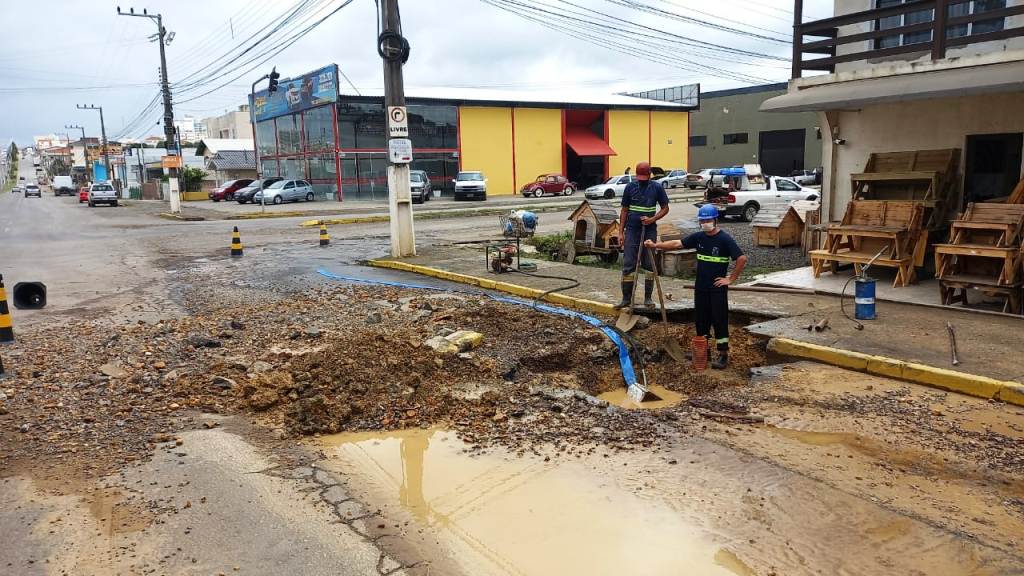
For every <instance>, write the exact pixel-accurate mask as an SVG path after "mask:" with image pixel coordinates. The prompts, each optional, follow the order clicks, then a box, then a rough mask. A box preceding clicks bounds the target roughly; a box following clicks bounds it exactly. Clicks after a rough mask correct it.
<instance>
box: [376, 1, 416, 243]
mask: <svg viewBox="0 0 1024 576" xmlns="http://www.w3.org/2000/svg"><path fill="white" fill-rule="evenodd" d="M381 13H382V22H381V29H382V30H383V32H382V34H381V38H378V40H377V41H378V43H382V44H383V46H380V48H381V52H382V53H383V56H384V106H385V110H387V109H388V107H391V106H405V82H404V80H403V78H402V64H403V62H402V61H403V60H404V59H405V58H406V57H407V54H406V53H405V51H404V47H403V46H404V45H405V42H404V39H403V38H402V36H401V34H402V19H401V16H400V14H399V10H398V0H381ZM387 116H388V126H389V130H388V131H389V134H390V125H391V122H392V119H391V115H390V114H388V115H387ZM389 139H390V135H389ZM389 163H390V165H389V166H388V191H389V194H388V208H389V212H390V215H391V255H392V256H395V257H404V256H415V255H416V235H415V231H414V229H413V220H412V194H411V192H410V190H409V165H408V164H395V163H391V162H390V159H389Z"/></svg>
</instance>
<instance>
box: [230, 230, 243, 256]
mask: <svg viewBox="0 0 1024 576" xmlns="http://www.w3.org/2000/svg"><path fill="white" fill-rule="evenodd" d="M231 255H232V256H241V255H242V236H241V235H240V234H239V233H238V226H235V229H234V230H233V231H232V232H231Z"/></svg>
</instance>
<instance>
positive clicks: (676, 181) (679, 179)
mask: <svg viewBox="0 0 1024 576" xmlns="http://www.w3.org/2000/svg"><path fill="white" fill-rule="evenodd" d="M655 180H657V181H658V182H661V185H662V186H663V187H664V188H665V189H666V190H667V189H669V188H676V187H678V186H685V185H686V170H683V169H682V168H678V169H673V170H669V171H668V172H667V173H666V174H665V175H664V176H662V177H661V178H655Z"/></svg>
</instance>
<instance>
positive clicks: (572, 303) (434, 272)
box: [369, 260, 618, 316]
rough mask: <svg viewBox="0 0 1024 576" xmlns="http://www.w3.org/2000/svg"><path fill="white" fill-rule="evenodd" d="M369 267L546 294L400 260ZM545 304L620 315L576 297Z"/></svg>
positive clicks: (553, 299)
mask: <svg viewBox="0 0 1024 576" xmlns="http://www.w3.org/2000/svg"><path fill="white" fill-rule="evenodd" d="M369 265H370V266H373V267H376V268H390V269H392V270H401V271H403V272H413V273H416V274H422V275H424V276H430V277H432V278H439V279H441V280H448V281H450V282H459V283H461V284H469V285H470V286H479V287H480V288H486V289H488V290H497V291H499V292H505V293H508V294H513V295H515V296H519V297H522V298H537V297H538V296H540V295H541V294H543V293H544V290H538V289H537V288H528V287H526V286H520V285H518V284H510V283H508V282H498V281H496V280H491V279H490V278H480V277H478V276H470V275H469V274H459V273H457V272H449V271H447V270H441V269H439V268H431V267H429V266H420V265H419V264H410V263H408V262H402V261H400V260H370V261H369ZM544 301H545V302H550V303H552V304H558V305H560V306H565V307H567V308H572V309H573V310H578V311H580V312H590V313H592V314H604V315H607V316H614V315H615V314H617V313H618V310H616V309H615V308H614V307H613V306H612V305H611V304H607V303H604V302H597V301H596V300H585V299H583V298H576V297H574V296H567V295H565V294H559V293H558V292H555V293H554V294H548V295H547V296H545V297H544Z"/></svg>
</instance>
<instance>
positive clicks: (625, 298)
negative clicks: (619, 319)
mask: <svg viewBox="0 0 1024 576" xmlns="http://www.w3.org/2000/svg"><path fill="white" fill-rule="evenodd" d="M631 306H633V283H632V282H623V283H622V301H621V302H619V303H618V304H616V305H615V309H616V310H622V309H623V308H629V307H631Z"/></svg>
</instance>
